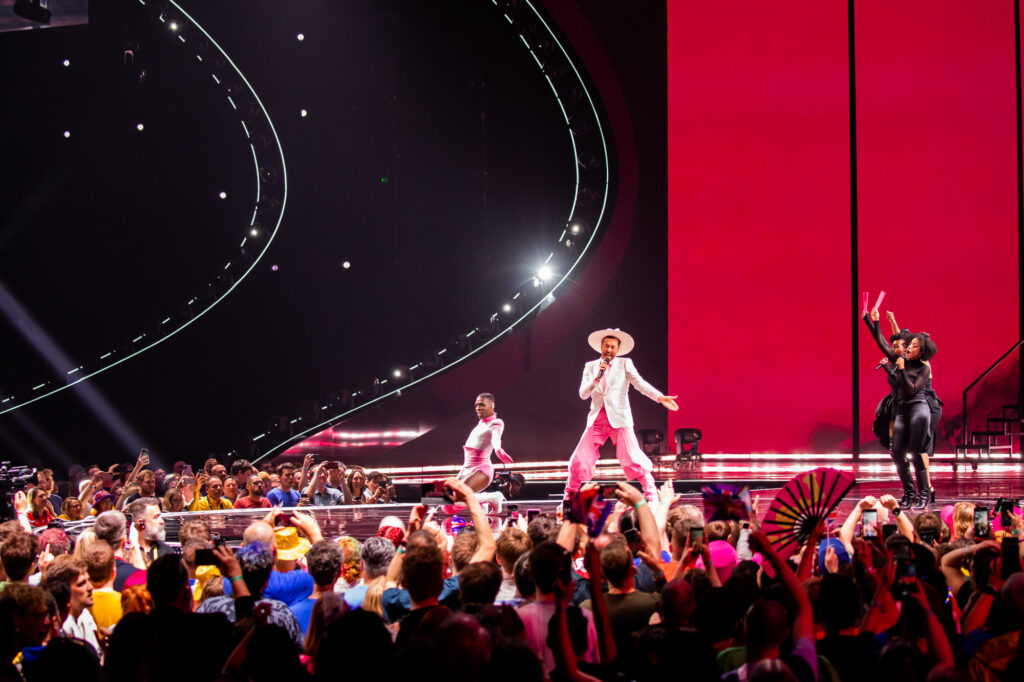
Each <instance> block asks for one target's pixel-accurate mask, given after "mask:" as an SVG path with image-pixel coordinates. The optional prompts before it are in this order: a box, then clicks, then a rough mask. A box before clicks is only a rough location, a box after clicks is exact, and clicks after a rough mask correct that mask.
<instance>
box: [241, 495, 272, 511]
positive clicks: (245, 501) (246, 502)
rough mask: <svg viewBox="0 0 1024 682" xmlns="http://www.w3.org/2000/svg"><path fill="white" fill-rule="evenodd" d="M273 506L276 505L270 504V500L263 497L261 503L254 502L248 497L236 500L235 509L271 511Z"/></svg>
mask: <svg viewBox="0 0 1024 682" xmlns="http://www.w3.org/2000/svg"><path fill="white" fill-rule="evenodd" d="M272 506H274V505H272V504H270V500H268V499H267V498H265V497H261V498H260V501H259V502H253V501H252V498H251V497H249V496H248V495H246V496H245V497H239V498H238V499H237V500H235V509H256V508H261V509H270V508H271V507H272Z"/></svg>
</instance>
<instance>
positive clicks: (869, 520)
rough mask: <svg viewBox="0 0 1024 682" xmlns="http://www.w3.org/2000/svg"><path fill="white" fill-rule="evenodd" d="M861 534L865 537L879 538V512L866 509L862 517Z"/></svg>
mask: <svg viewBox="0 0 1024 682" xmlns="http://www.w3.org/2000/svg"><path fill="white" fill-rule="evenodd" d="M860 532H861V535H862V536H863V537H866V538H876V537H878V510H877V509H865V510H864V514H863V516H862V517H861V522H860Z"/></svg>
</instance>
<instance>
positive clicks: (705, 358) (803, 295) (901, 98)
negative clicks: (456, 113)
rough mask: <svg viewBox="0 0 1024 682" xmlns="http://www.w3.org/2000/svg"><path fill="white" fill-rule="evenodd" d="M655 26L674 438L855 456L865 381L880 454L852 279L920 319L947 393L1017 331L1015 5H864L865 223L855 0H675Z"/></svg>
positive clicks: (866, 410)
mask: <svg viewBox="0 0 1024 682" xmlns="http://www.w3.org/2000/svg"><path fill="white" fill-rule="evenodd" d="M667 23H668V108H669V110H668V147H669V174H668V191H669V240H668V245H669V253H668V271H669V275H668V282H669V310H668V312H669V358H668V368H669V390H670V391H671V392H672V393H678V394H679V395H680V400H679V402H680V408H681V409H680V412H679V413H677V414H675V415H672V416H670V419H669V429H670V431H674V430H675V429H676V428H678V427H681V426H695V427H699V428H701V429H702V430H703V432H704V441H703V447H704V450H705V451H707V452H739V453H743V452H782V453H794V452H830V451H838V452H844V451H845V452H849V451H850V448H851V446H852V429H853V414H852V413H853V409H854V405H853V400H854V383H855V382H857V383H858V384H859V388H860V394H861V396H860V401H859V406H858V410H859V413H860V420H861V432H862V441H863V442H864V443H865V446H864V447H863V448H862V449H864V450H869V449H871V447H870V441H871V439H872V437H871V436H870V435H869V426H870V419H871V416H872V414H873V409H874V405H875V403H876V402H877V400H878V399H879V398H880V397H881V396H882V395H883V394H884V393H885V392H886V385H885V382H884V380H883V378H882V377H881V376H880V375H877V374H875V373H874V372H873V371H872V368H873V367H874V365H875V364H876V363H877V360H878V352H877V349H876V348H875V347H874V345H873V343H872V342H871V340H870V339H869V338H868V337H867V333H866V331H863V330H858V334H857V343H858V348H857V352H858V353H859V363H858V366H857V368H856V370H855V369H854V367H853V362H852V358H853V353H854V348H853V347H852V345H851V333H852V332H851V324H852V322H851V319H852V318H853V316H854V311H853V310H852V304H851V295H852V294H853V293H854V292H855V291H858V290H860V289H865V290H870V291H872V293H873V295H874V294H876V293H877V291H878V290H879V289H883V288H884V289H886V290H887V291H888V292H889V294H888V298H887V304H891V308H892V309H893V310H894V311H895V312H896V313H897V315H898V319H899V321H900V322H901V323H902V324H904V325H908V326H910V327H911V328H913V329H915V330H916V329H923V330H927V331H929V332H931V333H932V335H933V337H934V338H935V340H936V342H937V344H938V346H939V355H938V356H937V357H936V359H935V363H934V364H935V373H936V388H937V389H938V391H939V393H940V395H941V397H943V398H944V399H945V400H946V402H947V405H948V406H950V407H953V406H956V405H958V404H959V400H960V394H961V391H962V390H963V388H964V386H965V385H966V384H967V383H969V382H970V381H971V379H973V378H974V376H976V375H977V374H978V373H979V372H980V371H981V370H983V369H984V368H985V367H986V366H987V365H988V364H990V363H991V362H992V361H993V360H995V358H996V357H997V356H998V355H999V354H1000V353H1001V352H1002V351H1004V350H1005V349H1006V348H1008V347H1009V346H1010V345H1011V344H1012V343H1013V342H1014V341H1015V340H1016V339H1017V337H1018V333H1019V320H1018V317H1019V294H1018V291H1019V279H1018V274H1019V273H1018V253H1019V247H1018V240H1017V235H1018V224H1017V223H1018V220H1017V168H1016V158H1015V154H1016V144H1017V133H1016V123H1015V116H1016V102H1015V63H1014V57H1015V55H1014V30H1013V29H1014V27H1013V3H1012V2H1011V1H1010V0H1004V1H1002V2H991V3H980V4H979V3H967V2H933V1H932V2H924V1H915V2H909V1H908V2H902V3H896V5H894V4H893V3H891V2H884V1H883V0H874V1H870V2H868V1H858V2H857V3H856V18H855V25H854V28H855V33H854V35H855V43H854V47H855V54H856V58H855V59H856V61H855V64H854V66H855V69H854V70H855V73H856V80H855V83H856V88H855V101H856V121H857V143H856V158H857V161H858V171H857V177H856V180H857V185H858V190H857V194H856V198H857V207H858V211H859V221H858V223H859V225H858V230H857V231H856V233H855V232H854V230H853V229H852V228H851V224H852V218H851V179H850V156H851V139H850V137H851V136H850V62H849V36H850V33H849V30H850V26H849V21H848V5H847V3H846V2H838V1H831V2H822V1H821V0H805V1H803V2H786V3H759V2H753V1H746V2H732V3H698V2H690V1H687V2H669V3H668V22H667ZM854 249H856V250H857V256H858V263H859V267H858V272H857V273H855V274H856V278H854V277H852V276H851V257H852V255H853V250H854ZM884 307H890V306H889V305H887V306H884ZM857 324H859V322H858V323H857Z"/></svg>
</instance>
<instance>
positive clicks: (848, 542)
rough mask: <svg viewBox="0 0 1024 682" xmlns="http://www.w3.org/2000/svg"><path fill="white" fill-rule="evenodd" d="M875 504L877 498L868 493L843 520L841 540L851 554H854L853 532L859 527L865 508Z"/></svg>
mask: <svg viewBox="0 0 1024 682" xmlns="http://www.w3.org/2000/svg"><path fill="white" fill-rule="evenodd" d="M874 506H875V498H874V497H873V496H871V495H868V496H867V497H865V498H864V499H862V500H861V501H860V502H858V503H857V505H856V506H855V507H854V508H853V509H852V510H851V511H850V515H849V516H847V517H846V520H845V521H843V527H842V528H840V529H839V540H840V541H841V542H842V543H843V547H845V548H846V551H847V553H849V554H850V556H853V532H854V530H856V529H857V524H858V523H860V519H861V517H862V516H863V515H864V510H865V509H871V508H872V507H874Z"/></svg>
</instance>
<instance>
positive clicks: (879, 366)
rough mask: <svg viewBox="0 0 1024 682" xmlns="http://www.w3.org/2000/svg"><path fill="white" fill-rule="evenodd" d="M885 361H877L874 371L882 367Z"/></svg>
mask: <svg viewBox="0 0 1024 682" xmlns="http://www.w3.org/2000/svg"><path fill="white" fill-rule="evenodd" d="M885 363H886V360H882V361H881V362H880V363H878V365H876V366H875V371H878V370H880V369H882V368H883V367H885Z"/></svg>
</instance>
